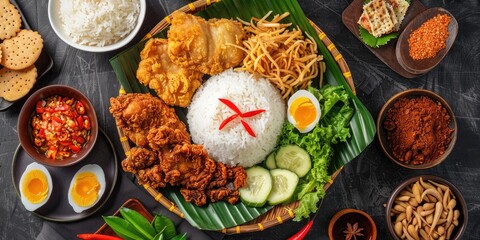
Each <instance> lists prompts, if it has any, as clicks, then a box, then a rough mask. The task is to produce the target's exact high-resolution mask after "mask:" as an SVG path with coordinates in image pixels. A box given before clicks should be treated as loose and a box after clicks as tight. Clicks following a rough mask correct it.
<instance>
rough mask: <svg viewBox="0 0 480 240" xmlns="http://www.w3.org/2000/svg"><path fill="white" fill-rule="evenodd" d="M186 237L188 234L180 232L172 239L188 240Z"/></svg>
mask: <svg viewBox="0 0 480 240" xmlns="http://www.w3.org/2000/svg"><path fill="white" fill-rule="evenodd" d="M186 239H187V234H186V233H183V234H179V235H177V236H175V237H174V238H172V239H171V240H186Z"/></svg>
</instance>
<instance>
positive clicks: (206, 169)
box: [110, 94, 247, 206]
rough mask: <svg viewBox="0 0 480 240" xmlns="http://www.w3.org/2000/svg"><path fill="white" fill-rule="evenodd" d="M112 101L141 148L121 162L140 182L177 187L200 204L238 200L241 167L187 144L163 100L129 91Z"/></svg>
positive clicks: (120, 121)
mask: <svg viewBox="0 0 480 240" xmlns="http://www.w3.org/2000/svg"><path fill="white" fill-rule="evenodd" d="M110 102H111V104H112V106H111V107H110V112H112V114H113V116H114V117H115V119H116V121H117V125H118V126H120V127H121V128H122V129H123V131H124V132H125V134H126V135H127V136H128V137H129V138H130V140H132V141H133V142H134V143H135V144H137V146H139V147H134V148H132V149H131V150H130V153H129V154H128V156H127V158H126V159H125V160H123V161H122V168H123V170H124V171H125V172H132V173H134V174H135V175H136V176H137V179H138V182H139V184H147V185H149V186H150V187H153V188H163V187H166V186H167V184H169V185H171V186H180V187H181V189H180V193H181V194H182V195H183V196H184V198H185V200H186V201H188V202H193V203H194V204H196V205H198V206H202V205H205V204H206V203H207V200H210V201H211V202H217V201H228V202H229V203H231V204H234V203H235V202H237V201H238V198H239V192H238V189H239V188H240V187H243V186H244V185H245V181H246V176H247V174H246V172H245V170H244V169H243V168H242V167H229V166H225V165H224V164H223V163H219V162H215V161H214V160H213V159H212V158H210V157H209V156H208V153H207V151H206V150H205V148H204V147H203V146H201V145H195V144H191V142H190V135H189V134H188V132H187V129H186V127H185V124H183V123H182V122H181V121H180V120H179V119H178V117H177V115H175V112H174V111H173V109H172V108H170V107H168V106H166V105H165V104H164V103H163V101H162V100H160V99H157V98H155V97H153V96H151V95H149V94H127V95H124V96H120V97H117V98H111V99H110Z"/></svg>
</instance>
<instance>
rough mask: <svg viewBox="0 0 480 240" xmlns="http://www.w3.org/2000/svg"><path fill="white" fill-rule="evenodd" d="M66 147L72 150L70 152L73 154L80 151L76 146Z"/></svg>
mask: <svg viewBox="0 0 480 240" xmlns="http://www.w3.org/2000/svg"><path fill="white" fill-rule="evenodd" d="M68 147H69V148H70V150H72V152H74V153H78V152H79V151H80V149H82V148H81V147H79V146H76V145H73V144H72V145H70V146H68Z"/></svg>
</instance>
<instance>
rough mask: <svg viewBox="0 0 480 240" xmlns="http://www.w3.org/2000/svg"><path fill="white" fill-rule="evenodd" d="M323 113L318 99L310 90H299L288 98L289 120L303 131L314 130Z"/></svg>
mask: <svg viewBox="0 0 480 240" xmlns="http://www.w3.org/2000/svg"><path fill="white" fill-rule="evenodd" d="M321 115H322V110H321V109H320V104H319V103H318V99H317V98H316V97H315V96H314V95H313V94H312V93H310V92H309V91H306V90H298V91H297V92H295V93H294V94H293V95H292V96H291V97H290V98H289V99H288V110H287V118H288V121H289V122H290V123H291V124H293V126H295V128H297V129H298V131H300V132H301V133H307V132H310V131H312V129H313V128H314V127H315V125H317V123H318V121H319V120H320V116H321Z"/></svg>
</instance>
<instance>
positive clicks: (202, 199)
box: [180, 188, 207, 206]
mask: <svg viewBox="0 0 480 240" xmlns="http://www.w3.org/2000/svg"><path fill="white" fill-rule="evenodd" d="M180 193H181V194H182V196H183V197H184V198H185V201H187V202H193V203H194V204H195V205H197V206H203V205H205V204H206V203H207V195H206V194H205V192H204V191H202V190H192V189H186V188H182V189H180Z"/></svg>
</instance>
